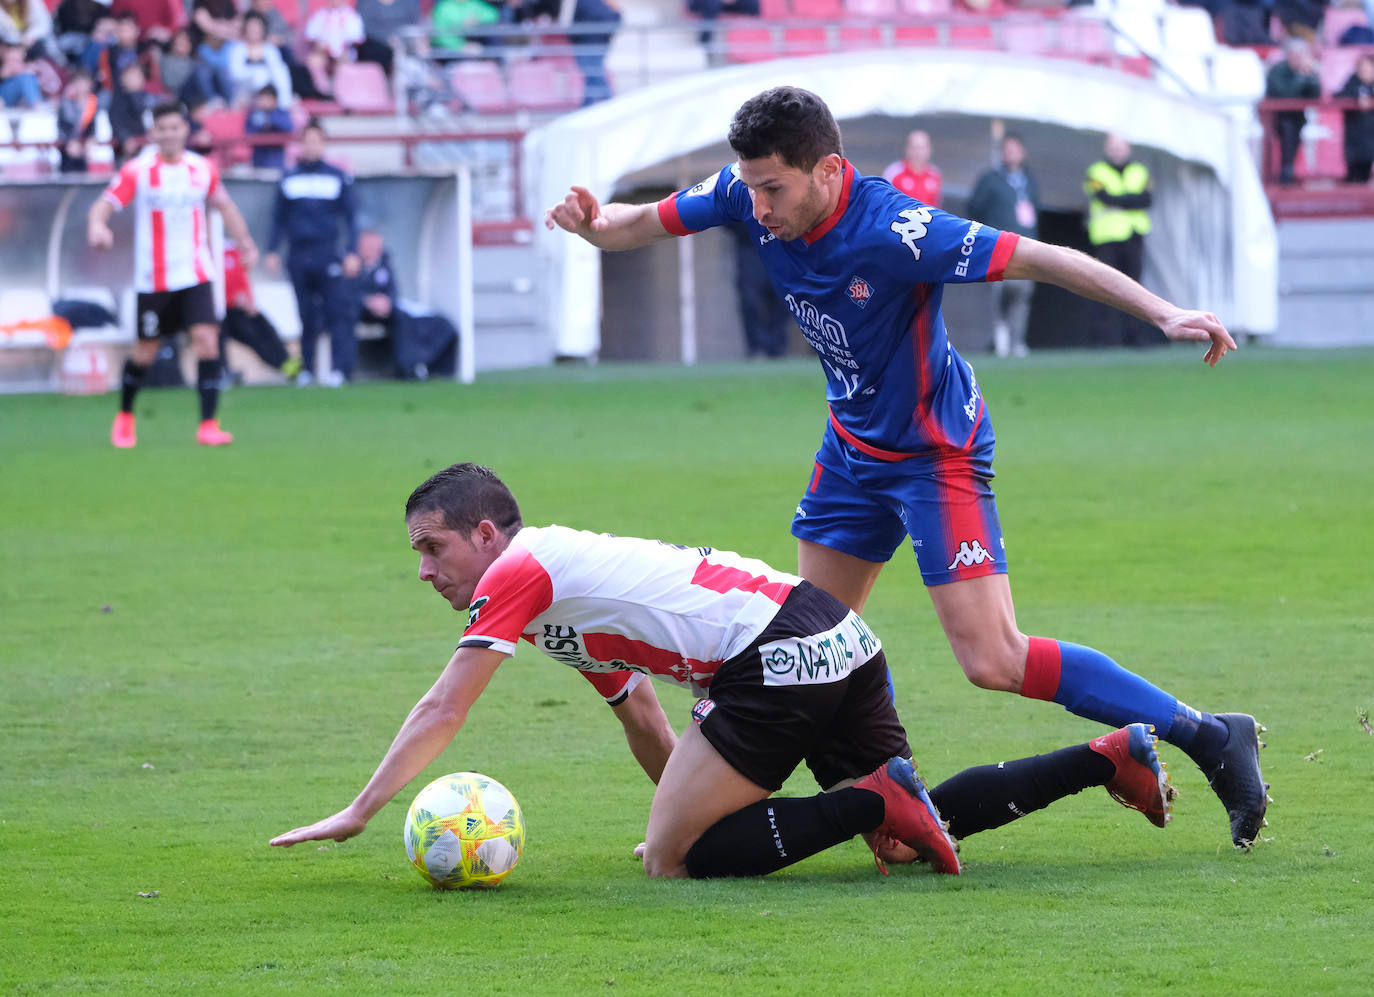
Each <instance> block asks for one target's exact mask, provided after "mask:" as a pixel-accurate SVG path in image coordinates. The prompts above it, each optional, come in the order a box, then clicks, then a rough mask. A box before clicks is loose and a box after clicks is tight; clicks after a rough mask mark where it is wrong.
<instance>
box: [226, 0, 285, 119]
mask: <svg viewBox="0 0 1374 997" xmlns="http://www.w3.org/2000/svg"><path fill="white" fill-rule="evenodd" d="M228 49H229V58H228V66H229V69H228V72H229V81H230V83H231V84H232V85H233V87H234V101H233V103H234V104H236V105H242V104H247V103H249V102H250V101H252V100H253V99H254V97H255V96H256V95H257V94H258V93H259V92H260V91H261V90H262V88H263V87H265V86H267V85H269V84H270V85H271V86H273V87H274V88H275V89H276V91H277V100H278V103H279V104H281V105H282V106H289V105H290V103H291V71H290V70H289V69H287V68H286V63H285V62H284V61H282V57H281V52H279V51H278V50H277V47H276V46H275V45H272V44H269V43H268V41H267V19H266V18H265V17H263V16H262V15H261V14H259V13H257V12H256V11H251V10H250V11H249V12H248V13H247V14H245V15H244V16H243V39H242V41H236V42H230V43H229V45H228Z"/></svg>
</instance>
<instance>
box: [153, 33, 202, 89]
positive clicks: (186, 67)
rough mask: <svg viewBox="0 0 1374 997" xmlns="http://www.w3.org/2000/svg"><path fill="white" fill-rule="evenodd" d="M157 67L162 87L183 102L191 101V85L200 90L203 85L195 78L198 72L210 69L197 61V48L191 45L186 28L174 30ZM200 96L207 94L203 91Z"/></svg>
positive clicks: (189, 34) (189, 35)
mask: <svg viewBox="0 0 1374 997" xmlns="http://www.w3.org/2000/svg"><path fill="white" fill-rule="evenodd" d="M157 68H158V77H159V78H160V79H161V81H162V88H163V89H164V90H166V91H167V93H168V94H169V95H171V96H173V97H175V98H177V99H178V100H180V101H181V102H182V103H183V104H187V103H190V101H191V97H192V94H191V92H190V90H189V88H190V87H196V88H197V90H198V91H199V89H200V87H201V84H199V83H197V82H196V80H195V77H196V74H197V73H198V72H202V71H203V72H207V73H208V72H209V71H210V67H208V66H204V67H201V66H200V65H199V64H198V63H197V62H196V55H195V49H194V47H193V46H192V45H191V32H190V31H188V30H187V29H186V28H178V29H177V30H176V31H174V32H172V37H171V38H170V39H168V40H167V46H166V48H165V50H164V51H163V53H162V55H161V56H159V57H158V60H157ZM207 85H208V84H207ZM212 89H213V86H212ZM200 96H201V98H202V99H203V98H204V97H205V96H206V95H205V94H204V93H201V94H200Z"/></svg>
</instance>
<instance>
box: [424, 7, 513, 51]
mask: <svg viewBox="0 0 1374 997" xmlns="http://www.w3.org/2000/svg"><path fill="white" fill-rule="evenodd" d="M429 17H430V22H431V24H432V31H433V40H432V45H433V48H434V49H436V50H438V51H439V52H446V53H449V54H450V55H452V54H453V53H455V52H457V51H458V50H460V49H461V48H462V47H463V46H464V45H466V44H467V42H468V40H467V38H466V37H464V35H463V32H464V31H466V30H467V29H468V28H471V27H472V26H474V25H478V24H495V23H496V22H497V21H499V20H501V12H500V11H499V10H497V9H496V8H495V7H493V6H492V5H491V4H489V3H483V2H482V0H438V2H437V3H436V4H435V5H434V9H433V10H432V11H430V14H429Z"/></svg>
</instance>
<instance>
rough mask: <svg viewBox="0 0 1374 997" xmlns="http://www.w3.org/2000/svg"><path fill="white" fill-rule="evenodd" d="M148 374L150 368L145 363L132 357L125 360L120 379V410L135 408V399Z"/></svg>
mask: <svg viewBox="0 0 1374 997" xmlns="http://www.w3.org/2000/svg"><path fill="white" fill-rule="evenodd" d="M147 376H148V368H147V367H146V366H144V365H143V364H139V363H134V361H133V358H132V357H130V358H129V359H128V360H125V361H124V372H123V376H121V377H120V379H119V411H121V412H132V411H133V410H134V399H135V398H136V397H137V396H138V391H139V389H140V388H142V387H143V381H144V380H145V379H146V378H147Z"/></svg>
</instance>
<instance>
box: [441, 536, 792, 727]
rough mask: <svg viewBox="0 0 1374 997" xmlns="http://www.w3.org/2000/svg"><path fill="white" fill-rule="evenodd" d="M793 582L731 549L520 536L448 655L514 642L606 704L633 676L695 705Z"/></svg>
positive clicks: (476, 596)
mask: <svg viewBox="0 0 1374 997" xmlns="http://www.w3.org/2000/svg"><path fill="white" fill-rule="evenodd" d="M800 582H801V579H800V578H798V577H797V576H796V575H789V574H787V573H786V572H782V571H777V570H775V569H773V568H771V567H769V566H768V565H767V564H764V563H763V562H762V561H757V560H754V559H753V558H747V557H741V556H740V555H738V554H735V553H732V552H730V551H723V550H713V549H712V548H710V547H678V546H675V545H673V544H667V543H663V542H661V541H657V540H639V539H635V538H633V537H615V536H609V535H607V534H601V533H588V532H585V531H581V530H571V529H568V528H566V527H563V526H546V527H538V528H536V527H526V528H525V529H523V530H521V531H520V532H519V533H517V534H516V535H515V538H514V539H513V540H512V541H511V544H510V546H509V547H508V548H506V551H505V552H504V553H503V554H502V555H501V556H500V557H499V558H497V559H496V561H495V562H494V563H493V564H492V565H491V567H490V568H488V569H487V571H486V573H485V574H484V575H482V579H481V581H479V582H478V583H477V589H476V591H475V592H474V593H473V597H472V606H471V608H470V609H469V610H468V627H467V630H466V631H465V632H464V634H463V638H462V640H461V641H459V643H458V646H459V647H489V648H492V649H493V650H497V651H501V652H503V653H505V654H514V653H515V647H516V642H517V641H518V640H520V639H522V638H523V639H524V640H527V641H529V642H530V643H531V644H533V645H534V646H535V647H537V648H538V649H539V650H540V651H543V652H544V653H545V654H547V655H548V656H549V657H551V658H553V659H554V660H555V661H559V662H561V663H563V664H565V665H571V666H572V667H573V668H576V669H578V670H580V671H581V672H583V673H584V674H585V675H586V676H587V677H588V679H589V680H591V682H592V684H593V685H594V686H596V687H597V689H598V690H599V691H600V692H601V693H602V695H604V696H605V697H606V698H607V699H608V700H612V701H613V700H614V698H615V695H616V694H617V693H621V690H623V689H624V688H625V686H626V684H627V683H628V682H629V680H630V679H631V678H632V676H633V675H634V674H635V673H647V674H649V675H652V676H654V677H656V678H660V679H663V680H665V681H668V682H671V683H673V684H675V685H679V686H682V687H684V688H686V689H690V690H691V691H692V693H693V694H694V695H697V696H704V695H705V694H706V689H707V687H708V686H710V684H711V679H712V677H713V676H714V675H715V673H716V669H717V668H719V667H720V665H721V663H722V662H724V661H726V660H728V659H729V658H731V657H733V656H735V655H736V654H739V653H741V652H742V651H744V650H746V649H747V648H748V647H749V645H750V644H752V643H753V642H754V640H755V639H756V638H757V637H758V636H759V634H760V633H762V632H763V630H764V628H765V627H767V626H768V624H769V623H770V622H771V621H772V619H773V617H774V616H776V615H777V613H778V610H779V609H780V608H781V606H782V603H783V600H785V599H786V598H787V596H788V594H789V593H790V592H791V591H792V589H793V588H794V587H795V586H796V585H798V584H800ZM622 694H623V693H622Z"/></svg>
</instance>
